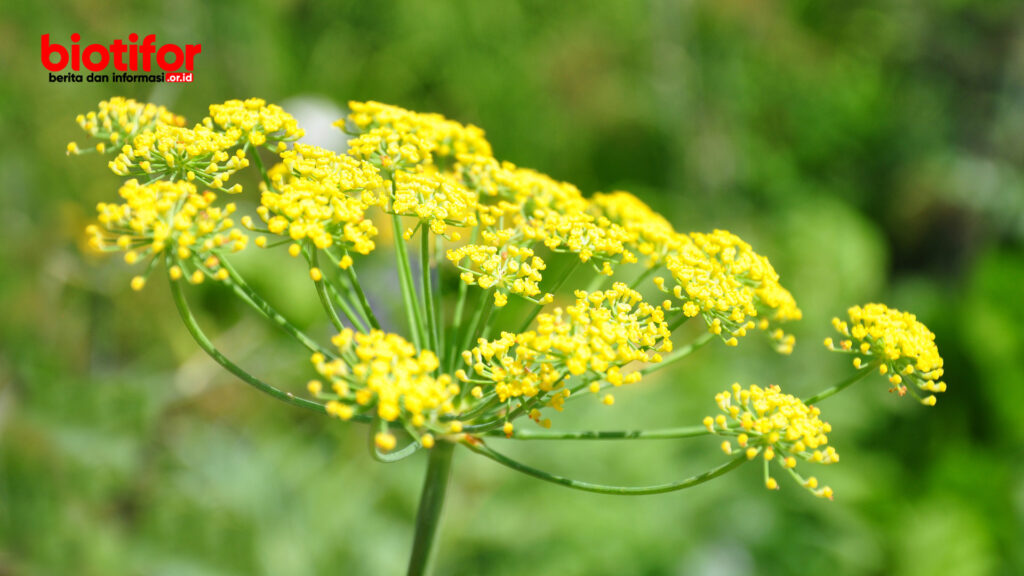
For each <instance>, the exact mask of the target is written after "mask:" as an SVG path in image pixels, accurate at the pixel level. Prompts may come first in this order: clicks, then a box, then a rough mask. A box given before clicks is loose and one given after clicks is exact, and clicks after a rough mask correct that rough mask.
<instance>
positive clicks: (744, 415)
mask: <svg viewBox="0 0 1024 576" xmlns="http://www.w3.org/2000/svg"><path fill="white" fill-rule="evenodd" d="M715 403H717V404H718V408H719V409H720V410H721V412H720V413H719V414H718V415H717V416H715V417H711V416H708V417H706V418H704V425H705V426H707V428H708V429H709V430H710V431H711V432H712V433H714V434H716V435H719V436H732V437H735V438H736V440H737V443H738V444H739V446H740V447H741V448H743V449H744V450H745V453H746V455H747V458H749V459H753V458H755V457H757V456H758V455H761V456H762V457H763V458H764V461H765V484H766V485H767V486H768V487H769V489H775V488H777V487H778V483H777V482H775V481H774V479H773V478H771V477H770V476H769V474H768V463H769V462H777V463H778V464H779V465H781V466H782V468H783V469H784V470H785V471H787V472H789V473H790V475H792V476H793V477H794V478H795V479H796V480H797V481H798V482H799V483H800V485H802V486H804V487H806V488H808V489H810V490H811V491H812V492H813V493H814V494H815V495H817V496H821V497H825V498H829V499H831V498H832V490H831V489H830V488H828V487H827V486H826V487H823V488H818V487H817V486H818V481H817V479H815V478H814V477H810V478H804V477H802V476H801V475H800V474H798V473H797V472H796V469H795V468H796V465H797V461H798V460H804V461H808V462H817V463H819V464H831V463H833V462H838V461H839V455H838V454H837V453H836V451H835V449H834V448H832V447H831V446H829V445H828V434H829V433H831V432H832V427H831V426H830V425H829V424H828V423H827V422H822V421H821V419H820V418H819V415H820V414H821V411H820V410H818V408H817V407H815V406H807V405H806V404H804V403H803V402H802V401H801V400H800V399H799V398H797V397H795V396H791V395H789V394H783V393H782V390H781V389H780V388H779V387H778V386H769V387H767V388H761V387H759V386H750V387H749V388H743V387H741V386H740V385H739V384H733V385H732V391H731V392H730V391H725V392H720V393H718V394H716V395H715Z"/></svg>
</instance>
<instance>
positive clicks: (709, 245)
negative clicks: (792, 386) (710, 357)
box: [658, 230, 802, 353]
mask: <svg viewBox="0 0 1024 576" xmlns="http://www.w3.org/2000/svg"><path fill="white" fill-rule="evenodd" d="M677 239H678V240H679V247H678V248H676V249H675V250H674V251H673V252H672V253H670V254H669V255H668V256H667V257H666V259H665V265H666V267H667V269H668V270H669V272H671V273H672V277H673V279H674V280H675V281H676V285H675V287H674V288H673V289H672V291H671V293H672V294H673V295H674V296H675V297H676V298H677V299H679V300H681V301H682V302H683V303H684V305H683V312H684V313H685V314H686V315H687V316H696V315H698V314H702V315H703V316H704V319H705V321H706V322H707V323H708V326H709V328H710V330H711V332H713V333H715V334H719V335H721V336H722V338H723V339H724V340H726V343H728V344H731V345H735V343H736V338H738V337H742V336H744V335H746V333H747V331H748V330H751V329H754V328H757V329H760V330H769V329H771V330H772V331H771V336H772V338H773V339H774V340H775V342H776V348H777V349H778V350H779V351H780V352H783V353H789V352H791V351H792V349H793V343H794V340H793V337H792V336H789V335H786V334H785V333H783V332H782V330H780V329H778V328H777V326H778V324H780V323H784V322H789V321H791V320H799V319H800V318H801V316H802V313H801V312H800V309H799V308H798V307H797V305H796V301H795V300H794V299H793V296H792V295H791V294H790V293H789V291H788V290H786V289H785V288H783V287H782V285H781V284H779V275H778V274H777V273H776V272H775V269H774V268H772V265H771V263H770V262H768V259H767V258H765V257H764V256H761V255H759V254H757V253H756V252H754V250H753V249H752V248H751V247H750V245H749V244H747V243H746V242H744V241H743V240H741V239H740V238H739V237H738V236H736V235H734V234H731V233H729V232H726V231H724V230H715V231H714V232H712V233H711V234H700V233H693V234H690V235H689V237H688V238H687V237H679V238H677ZM658 283H659V285H660V286H663V284H662V282H661V281H658Z"/></svg>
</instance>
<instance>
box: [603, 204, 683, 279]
mask: <svg viewBox="0 0 1024 576" xmlns="http://www.w3.org/2000/svg"><path fill="white" fill-rule="evenodd" d="M590 202H591V204H590V206H591V209H592V210H593V211H594V212H595V213H596V214H597V215H599V216H603V217H605V218H607V219H608V220H609V221H611V222H613V223H615V224H617V225H618V226H621V227H622V228H623V229H624V230H625V231H626V232H627V233H628V234H629V242H628V244H627V246H629V248H630V249H631V250H633V251H635V252H637V253H639V254H641V255H643V256H645V257H646V258H647V266H648V267H653V266H656V265H657V264H659V263H661V261H662V260H664V258H665V256H666V255H667V254H669V253H670V252H671V251H672V250H675V249H677V248H678V245H679V240H678V234H677V233H676V231H675V229H673V228H672V225H671V224H669V222H668V220H665V218H664V217H662V216H661V215H660V214H658V213H656V212H655V211H654V210H652V209H651V207H650V206H648V205H647V204H645V203H644V202H643V201H642V200H640V199H639V198H637V197H636V196H634V195H632V194H630V193H629V192H622V191H617V192H609V193H597V194H595V195H594V196H593V197H592V198H591V199H590Z"/></svg>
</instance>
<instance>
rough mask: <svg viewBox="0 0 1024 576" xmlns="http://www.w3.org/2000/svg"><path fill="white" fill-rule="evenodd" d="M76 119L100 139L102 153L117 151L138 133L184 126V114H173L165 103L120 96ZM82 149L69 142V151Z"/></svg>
mask: <svg viewBox="0 0 1024 576" xmlns="http://www.w3.org/2000/svg"><path fill="white" fill-rule="evenodd" d="M75 120H76V121H77V122H78V125H79V126H81V127H82V130H85V132H86V134H88V135H89V137H91V138H96V139H98V140H100V141H101V142H99V143H98V144H96V145H95V147H94V149H95V150H97V151H98V152H100V153H104V152H110V151H114V150H117V149H119V147H120V146H122V145H123V144H125V143H126V142H131V141H132V139H133V138H135V136H137V135H138V134H140V133H143V132H151V131H153V130H154V129H156V127H157V126H159V125H166V126H184V125H185V119H184V118H183V117H181V116H177V115H175V114H172V113H171V112H170V111H168V110H167V109H166V108H164V107H163V106H157V105H156V104H149V103H143V102H136V101H135V100H132V99H130V98H122V97H120V96H115V97H113V98H111V99H110V100H104V101H102V102H100V103H99V107H98V110H95V111H92V112H88V113H86V114H79V115H78V116H77V117H76V118H75ZM81 152H82V151H81V150H80V149H79V147H78V144H76V143H74V142H72V143H70V144H68V153H69V154H79V153H81Z"/></svg>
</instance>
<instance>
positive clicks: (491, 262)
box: [447, 244, 547, 304]
mask: <svg viewBox="0 0 1024 576" xmlns="http://www.w3.org/2000/svg"><path fill="white" fill-rule="evenodd" d="M447 257H448V259H449V260H451V261H452V262H453V263H454V264H455V266H456V267H457V268H458V269H459V270H461V271H462V275H461V278H462V281H463V282H465V283H466V284H469V285H470V286H472V285H474V284H478V285H480V287H481V288H484V289H485V290H486V289H490V288H494V290H495V296H497V295H499V294H501V295H507V294H510V293H511V294H518V295H520V296H522V297H523V298H526V299H528V300H531V301H533V302H535V303H538V304H539V303H541V302H542V301H543V302H546V301H547V300H546V297H542V298H541V299H538V298H537V296H538V295H539V294H540V286H539V283H540V281H541V279H542V277H541V272H542V271H543V270H544V269H545V267H546V265H545V264H544V260H542V259H541V258H540V257H538V256H534V255H533V250H531V249H529V248H520V247H518V246H516V245H514V244H510V245H507V246H505V247H504V248H500V249H499V248H498V247H497V246H483V245H479V244H469V245H466V246H461V247H459V248H456V249H454V250H449V251H448V253H447ZM464 261H465V262H464Z"/></svg>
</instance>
